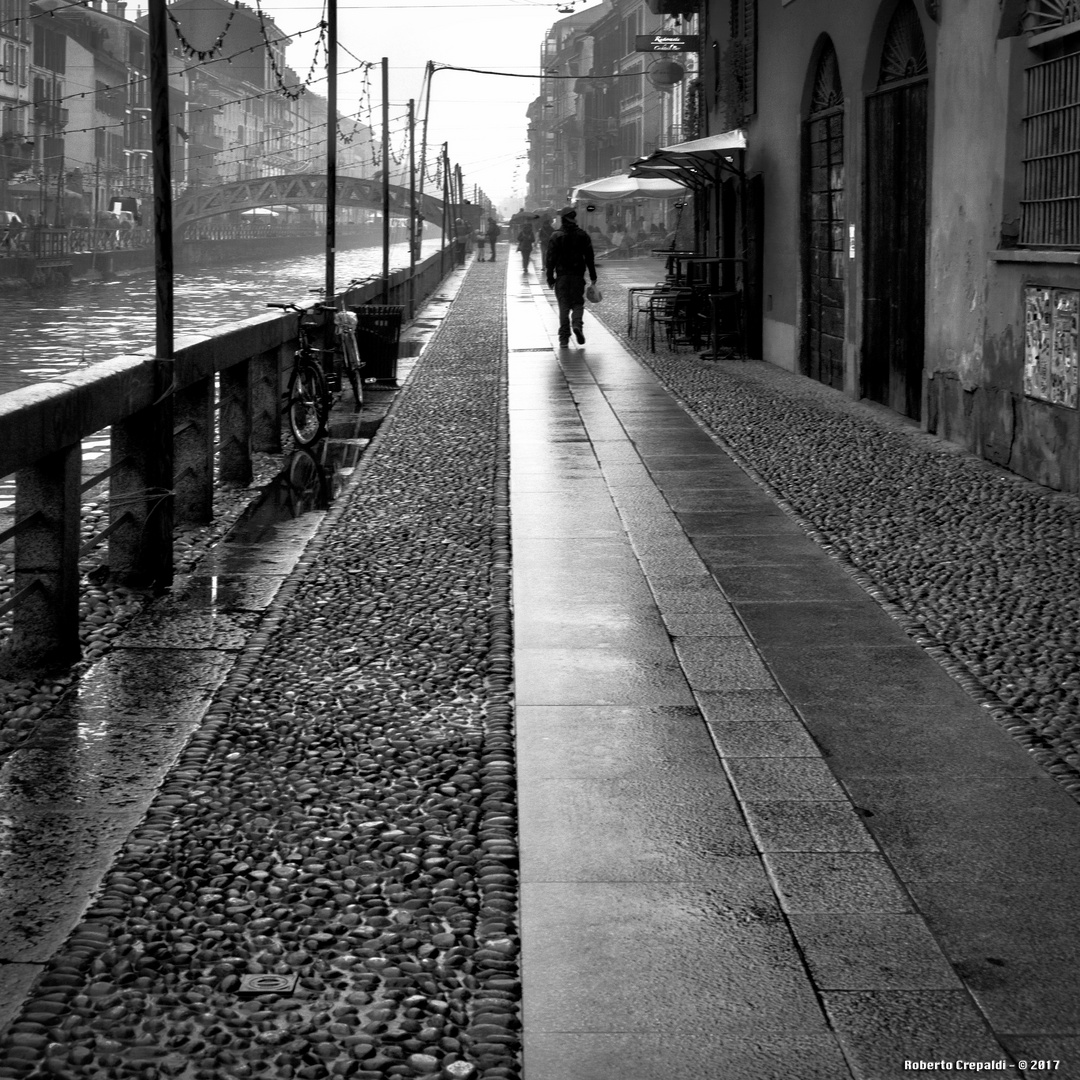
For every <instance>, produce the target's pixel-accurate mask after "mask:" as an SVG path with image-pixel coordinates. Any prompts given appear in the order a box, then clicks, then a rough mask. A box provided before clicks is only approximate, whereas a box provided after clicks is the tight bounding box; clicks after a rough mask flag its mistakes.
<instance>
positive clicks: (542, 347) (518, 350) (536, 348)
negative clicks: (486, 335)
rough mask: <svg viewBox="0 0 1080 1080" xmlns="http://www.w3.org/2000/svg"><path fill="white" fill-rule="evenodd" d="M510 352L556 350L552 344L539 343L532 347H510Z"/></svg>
mask: <svg viewBox="0 0 1080 1080" xmlns="http://www.w3.org/2000/svg"><path fill="white" fill-rule="evenodd" d="M509 351H510V352H554V351H555V350H554V349H553V348H552V347H551V346H550V345H538V346H536V347H535V348H532V349H510V350H509Z"/></svg>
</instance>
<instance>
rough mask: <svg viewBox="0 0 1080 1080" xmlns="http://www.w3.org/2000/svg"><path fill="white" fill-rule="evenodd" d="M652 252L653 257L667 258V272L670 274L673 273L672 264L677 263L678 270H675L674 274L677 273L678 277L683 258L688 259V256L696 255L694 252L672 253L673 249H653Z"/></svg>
mask: <svg viewBox="0 0 1080 1080" xmlns="http://www.w3.org/2000/svg"><path fill="white" fill-rule="evenodd" d="M651 252H652V254H653V255H663V256H665V257H666V259H667V272H668V273H669V274H670V273H672V269H671V264H672V263H675V265H676V269H675V271H674V272H675V274H676V276H678V273H679V271H678V263H679V260H680V259H683V258H686V256H688V255H693V254H694V252H692V251H672V249H671V248H652V249H651Z"/></svg>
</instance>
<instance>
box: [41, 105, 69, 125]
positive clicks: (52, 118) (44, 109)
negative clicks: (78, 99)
mask: <svg viewBox="0 0 1080 1080" xmlns="http://www.w3.org/2000/svg"><path fill="white" fill-rule="evenodd" d="M67 122H68V110H67V109H63V108H61V107H60V106H59V105H58V104H57V103H56V102H55V101H38V102H35V103H34V123H35V124H36V125H37V126H38V127H41V128H45V129H46V130H47V131H60V130H61V129H62V128H65V127H67Z"/></svg>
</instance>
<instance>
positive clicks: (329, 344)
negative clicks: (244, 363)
mask: <svg viewBox="0 0 1080 1080" xmlns="http://www.w3.org/2000/svg"><path fill="white" fill-rule="evenodd" d="M326 39H327V40H326V288H325V292H324V293H323V300H324V302H325V303H327V304H332V303H333V302H334V295H335V293H334V246H335V236H336V233H335V228H336V223H337V47H338V30H337V0H327V4H326ZM327 314H328V313H325V312H324V315H327ZM333 347H334V320H333V319H332V318H329V317H326V318H324V319H323V348H324V349H332V348H333Z"/></svg>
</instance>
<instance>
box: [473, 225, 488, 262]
mask: <svg viewBox="0 0 1080 1080" xmlns="http://www.w3.org/2000/svg"><path fill="white" fill-rule="evenodd" d="M473 240H475V241H476V261H477V262H483V261H484V245H485V244H486V243H487V237H486V236H485V235H484V234H483V233H482V232H481V231H480V230H479V229H477V230H476V232H474V233H473Z"/></svg>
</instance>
